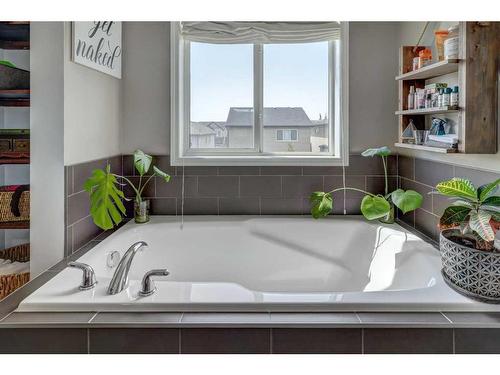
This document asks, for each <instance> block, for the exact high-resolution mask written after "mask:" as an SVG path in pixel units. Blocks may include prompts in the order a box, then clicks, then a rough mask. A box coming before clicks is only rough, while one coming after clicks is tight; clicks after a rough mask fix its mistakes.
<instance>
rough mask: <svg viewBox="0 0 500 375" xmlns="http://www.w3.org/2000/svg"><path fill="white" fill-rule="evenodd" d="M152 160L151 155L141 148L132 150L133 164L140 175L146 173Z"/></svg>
mask: <svg viewBox="0 0 500 375" xmlns="http://www.w3.org/2000/svg"><path fill="white" fill-rule="evenodd" d="M152 160H153V157H152V156H151V155H148V154H145V153H144V152H142V151H141V150H136V151H135V152H134V165H135V169H137V172H139V175H140V176H143V175H144V174H146V173H148V171H149V167H150V166H151V161H152Z"/></svg>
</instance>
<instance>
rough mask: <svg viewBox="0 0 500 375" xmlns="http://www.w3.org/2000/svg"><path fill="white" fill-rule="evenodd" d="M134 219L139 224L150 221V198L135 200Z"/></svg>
mask: <svg viewBox="0 0 500 375" xmlns="http://www.w3.org/2000/svg"><path fill="white" fill-rule="evenodd" d="M134 220H135V222H136V223H138V224H143V223H147V222H148V221H149V200H148V199H144V200H141V201H139V202H138V201H136V200H135V201H134Z"/></svg>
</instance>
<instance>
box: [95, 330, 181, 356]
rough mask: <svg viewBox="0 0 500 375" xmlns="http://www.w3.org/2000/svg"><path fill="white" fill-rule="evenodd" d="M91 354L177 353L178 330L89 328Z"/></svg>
mask: <svg viewBox="0 0 500 375" xmlns="http://www.w3.org/2000/svg"><path fill="white" fill-rule="evenodd" d="M89 352H90V353H91V354H175V353H179V330H178V329H174V328H91V329H89Z"/></svg>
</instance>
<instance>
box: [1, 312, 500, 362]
mask: <svg viewBox="0 0 500 375" xmlns="http://www.w3.org/2000/svg"><path fill="white" fill-rule="evenodd" d="M47 340H51V341H50V342H51V345H46V343H47ZM0 353H91V354H92V353H124V354H125V353H126V354H132V353H173V354H179V353H180V354H184V353H188V354H189V353H204V354H209V353H212V354H214V353H254V354H257V353H262V354H263V353H267V354H271V353H273V354H281V353H283V354H292V353H293V354H306V353H309V354H311V353H312V354H320V353H329V354H362V353H365V354H371V353H374V354H380V353H385V354H388V353H408V354H424V353H428V354H444V353H450V354H451V353H457V354H458V353H497V354H498V353H500V313H488V314H485V313H446V312H444V313H368V312H367V313H362V314H356V313H354V312H352V313H348V312H342V313H280V312H277V313H274V312H271V313H161V312H150V313H119V312H118V313H113V312H107V313H77V312H75V313H18V312H14V313H12V314H10V315H9V316H7V317H6V318H4V319H3V320H1V321H0Z"/></svg>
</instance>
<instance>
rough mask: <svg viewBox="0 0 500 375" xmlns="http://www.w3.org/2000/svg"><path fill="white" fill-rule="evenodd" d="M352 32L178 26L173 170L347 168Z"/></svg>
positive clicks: (311, 27) (308, 26)
mask: <svg viewBox="0 0 500 375" xmlns="http://www.w3.org/2000/svg"><path fill="white" fill-rule="evenodd" d="M242 30H244V31H242ZM346 30H347V25H345V24H342V25H340V24H338V23H334V22H327V23H314V22H311V23H297V22H289V23H286V22H278V23H272V22H267V23H266V22H263V23H255V22H251V23H246V22H226V23H221V22H185V23H184V22H181V23H178V22H174V23H172V28H171V33H172V35H171V38H172V46H171V54H172V64H171V65H172V80H171V83H172V103H171V104H172V122H171V152H172V155H171V159H172V163H173V164H174V165H268V164H271V165H273V164H274V165H341V164H343V163H347V154H348V150H347V148H348V147H347V142H346V139H347V111H346V110H345V108H347V95H346V92H347V90H346V86H345V85H346V77H347V54H346V51H347V36H346V34H347V31H346ZM239 33H240V34H241V35H240V34H239Z"/></svg>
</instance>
